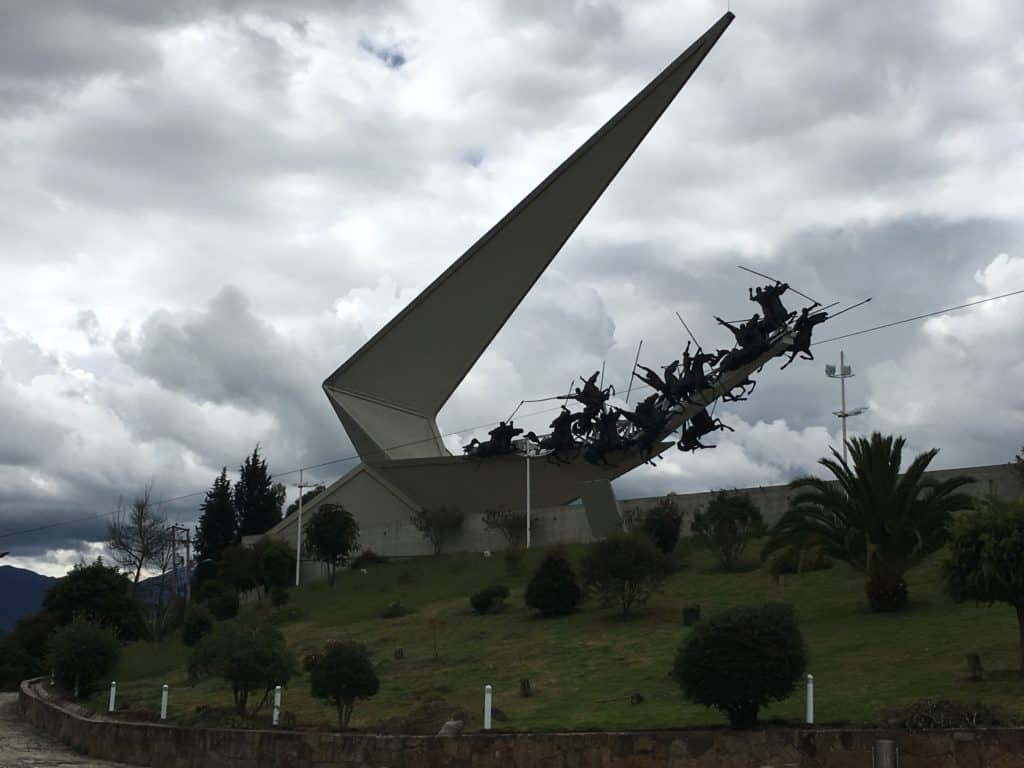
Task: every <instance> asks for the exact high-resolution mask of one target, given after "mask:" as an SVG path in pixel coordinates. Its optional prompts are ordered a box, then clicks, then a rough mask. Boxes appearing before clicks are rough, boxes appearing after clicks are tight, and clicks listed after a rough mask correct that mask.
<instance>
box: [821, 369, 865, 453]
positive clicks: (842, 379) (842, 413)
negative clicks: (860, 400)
mask: <svg viewBox="0 0 1024 768" xmlns="http://www.w3.org/2000/svg"><path fill="white" fill-rule="evenodd" d="M825 375H826V376H828V377H829V378H830V379H839V410H838V411H832V413H833V414H835V415H836V416H838V417H839V419H840V421H842V423H843V463H844V464H845V463H846V420H847V419H848V418H850V417H851V416H860V414H862V413H864V412H865V411H866V410H867V407H866V406H859V407H857V408H854V409H853V410H852V411H847V410H846V380H847V379H849V378H851V377H852V376H853V368H851V367H850V366H848V365H847V364H846V357H845V353H844V352H842V351H840V353H839V370H838V372H837V371H836V367H835V366H834V365H826V366H825Z"/></svg>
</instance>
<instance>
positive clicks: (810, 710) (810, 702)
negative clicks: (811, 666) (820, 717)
mask: <svg viewBox="0 0 1024 768" xmlns="http://www.w3.org/2000/svg"><path fill="white" fill-rule="evenodd" d="M807 724H808V725H814V675H808V676H807Z"/></svg>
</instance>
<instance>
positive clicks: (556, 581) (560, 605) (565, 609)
mask: <svg viewBox="0 0 1024 768" xmlns="http://www.w3.org/2000/svg"><path fill="white" fill-rule="evenodd" d="M582 597H583V590H581V589H580V585H579V584H578V583H577V581H576V574H575V572H574V571H573V569H572V565H570V563H569V561H568V560H566V559H565V557H563V556H562V555H558V554H550V555H548V556H547V557H545V558H544V560H543V561H542V562H541V564H540V567H539V568H537V571H536V572H535V573H534V574H533V577H532V578H531V579H530V583H529V585H527V587H526V604H527V605H528V606H529V607H530V608H533V609H534V610H536V611H540V613H541V615H542V616H565V615H567V614H570V613H572V612H573V611H575V610H576V606H577V605H579V602H580V600H581V599H582Z"/></svg>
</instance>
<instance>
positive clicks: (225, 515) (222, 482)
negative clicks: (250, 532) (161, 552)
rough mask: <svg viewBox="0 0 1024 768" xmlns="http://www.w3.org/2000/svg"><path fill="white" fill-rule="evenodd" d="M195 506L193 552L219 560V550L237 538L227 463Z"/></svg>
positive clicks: (236, 524)
mask: <svg viewBox="0 0 1024 768" xmlns="http://www.w3.org/2000/svg"><path fill="white" fill-rule="evenodd" d="M199 509H200V512H201V514H200V515H199V526H198V528H196V554H197V555H198V556H199V558H200V559H206V558H209V559H210V560H219V559H220V556H221V553H223V552H224V550H225V549H226V548H227V547H230V546H232V545H234V544H237V543H238V540H239V535H238V517H237V516H236V515H235V505H234V501H233V499H232V494H231V481H230V480H228V468H227V467H224V468H223V469H221V471H220V475H219V476H218V477H217V478H215V479H214V481H213V486H212V487H211V488H210V490H208V491H207V492H206V498H205V499H203V503H202V504H200V505H199Z"/></svg>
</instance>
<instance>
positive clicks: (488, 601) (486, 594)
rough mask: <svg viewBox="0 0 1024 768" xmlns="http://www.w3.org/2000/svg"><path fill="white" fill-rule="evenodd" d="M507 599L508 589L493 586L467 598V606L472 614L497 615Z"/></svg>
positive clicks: (497, 585)
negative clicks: (470, 608) (471, 609)
mask: <svg viewBox="0 0 1024 768" xmlns="http://www.w3.org/2000/svg"><path fill="white" fill-rule="evenodd" d="M507 598H508V587H506V586H505V585H504V584H495V585H494V586H491V587H484V588H483V589H481V590H480V591H479V592H477V593H476V594H474V595H473V596H471V597H470V598H469V604H470V606H472V608H473V613H477V614H480V615H483V614H485V613H499V612H500V611H501V610H503V609H504V607H505V600H506V599H507Z"/></svg>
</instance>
